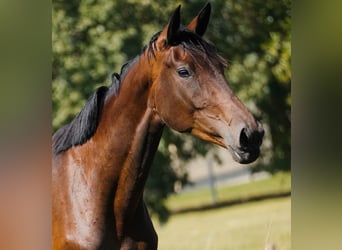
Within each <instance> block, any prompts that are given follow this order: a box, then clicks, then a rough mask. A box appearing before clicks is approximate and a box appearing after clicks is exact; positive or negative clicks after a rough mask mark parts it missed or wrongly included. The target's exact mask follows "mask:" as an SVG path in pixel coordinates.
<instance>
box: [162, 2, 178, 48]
mask: <svg viewBox="0 0 342 250" xmlns="http://www.w3.org/2000/svg"><path fill="white" fill-rule="evenodd" d="M180 8H181V6H180V5H179V6H178V7H177V8H176V10H175V11H174V12H173V14H172V16H171V18H170V20H169V22H168V24H167V25H166V26H165V28H164V29H163V30H162V32H161V33H160V35H159V37H158V40H157V47H158V49H160V50H162V49H164V48H165V47H166V46H168V45H173V44H174V43H175V42H176V40H177V32H178V30H179V27H180Z"/></svg>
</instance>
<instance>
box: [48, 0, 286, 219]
mask: <svg viewBox="0 0 342 250" xmlns="http://www.w3.org/2000/svg"><path fill="white" fill-rule="evenodd" d="M185 2H186V3H185ZM211 3H212V8H213V11H212V13H213V14H212V16H211V21H210V22H209V27H208V31H207V34H206V35H205V36H206V38H207V39H208V40H210V41H211V42H212V43H214V44H215V46H216V47H217V50H218V51H219V53H220V54H221V55H222V56H223V57H225V58H228V59H229V62H230V66H229V68H228V69H227V72H226V75H227V76H228V81H229V83H230V84H231V86H232V87H233V89H235V91H236V93H237V94H238V96H239V97H240V98H241V99H242V100H243V101H244V102H245V103H246V104H247V106H248V107H249V108H250V109H251V111H252V112H253V113H254V114H255V115H256V116H257V117H258V118H261V119H262V122H263V124H264V125H265V126H266V128H267V129H268V130H267V132H268V133H267V136H268V137H267V138H268V139H267V140H266V143H265V146H264V148H263V155H264V157H263V159H262V160H261V161H259V165H258V166H257V167H255V168H253V169H255V170H258V169H266V170H268V171H270V172H276V171H278V170H290V107H291V97H290V82H291V67H290V60H291V44H290V40H291V37H290V26H291V23H290V21H291V19H290V1H288V0H283V1H275V0H264V1H261V0H253V1H248V0H215V1H211ZM178 4H182V6H183V9H182V20H183V23H184V24H186V23H187V22H189V21H190V20H191V19H192V18H193V17H194V16H195V15H196V14H197V13H198V11H199V10H200V9H201V8H202V7H203V6H204V4H205V1H195V0H189V1H177V2H176V3H175V2H174V1H152V0H143V1H141V0H125V1H124V0H115V1H113V0H112V1H111V0H98V1H95V0H82V1H75V0H68V1H65V0H54V1H53V10H52V54H53V61H52V105H53V121H52V123H53V129H54V131H55V130H56V129H57V128H59V127H60V126H62V125H63V124H65V123H67V122H69V121H70V120H71V119H72V118H73V117H74V116H75V114H76V113H78V112H79V110H80V109H81V107H82V105H83V104H84V102H85V100H86V99H87V97H88V96H89V95H90V94H91V93H92V92H93V91H94V89H95V88H96V87H98V86H99V85H109V81H110V80H109V79H110V77H109V76H110V75H111V73H113V72H118V71H119V70H120V68H121V65H123V64H124V63H125V62H126V61H127V60H128V59H130V58H132V57H134V56H135V55H137V54H139V53H140V51H141V49H142V48H143V46H144V45H145V44H146V43H147V42H148V41H149V39H150V38H151V37H152V35H153V34H154V33H156V32H157V31H159V30H161V29H162V28H163V25H165V24H166V22H167V20H168V18H169V15H170V13H172V11H173V10H174V9H175V7H176V6H177V5H178ZM267 142H268V143H267ZM211 147H212V145H211V144H209V143H203V142H202V141H200V140H199V139H196V138H194V137H193V136H189V135H181V134H179V133H176V132H173V131H171V130H168V129H166V130H165V131H164V134H163V137H162V140H161V142H160V146H159V149H158V153H157V155H156V157H155V160H154V163H153V166H152V169H151V173H150V177H149V180H148V183H147V185H146V193H145V200H146V202H147V204H148V206H149V208H150V211H151V212H152V213H156V214H157V215H158V216H159V219H160V220H161V221H165V220H166V219H167V217H168V210H167V208H166V207H165V205H164V200H165V199H166V198H167V197H168V195H169V194H170V193H172V192H174V185H175V183H180V184H184V183H186V182H187V171H186V169H185V168H184V163H185V162H186V161H188V160H189V159H191V158H193V157H195V156H196V155H197V154H201V155H205V154H206V152H207V151H208V150H209V149H210V148H211Z"/></svg>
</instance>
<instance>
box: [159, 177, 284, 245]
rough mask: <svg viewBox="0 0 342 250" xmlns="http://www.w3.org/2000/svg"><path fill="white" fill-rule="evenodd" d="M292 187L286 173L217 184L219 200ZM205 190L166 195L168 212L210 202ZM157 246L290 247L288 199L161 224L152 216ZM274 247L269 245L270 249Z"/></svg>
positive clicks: (190, 215) (174, 217)
mask: <svg viewBox="0 0 342 250" xmlns="http://www.w3.org/2000/svg"><path fill="white" fill-rule="evenodd" d="M290 190H291V175H290V174H289V173H279V174H276V175H274V176H272V177H271V178H268V179H265V180H258V181H252V182H250V183H246V184H241V185H236V186H230V187H218V188H217V198H218V202H222V201H229V200H235V199H244V198H249V197H255V196H260V195H265V194H272V193H281V192H288V191H290ZM211 202H212V201H211V196H210V191H209V190H208V189H203V190H195V191H191V192H185V193H181V194H178V195H173V196H171V197H170V198H169V199H168V201H167V205H168V207H169V208H170V210H171V211H178V210H182V209H184V208H189V207H190V208H191V207H193V208H194V207H196V206H203V205H207V204H211ZM154 225H155V228H156V231H157V233H158V235H159V248H158V249H160V250H192V249H193V250H195V249H196V250H259V249H261V250H288V249H291V197H285V198H276V199H268V200H263V201H258V202H248V203H243V204H239V205H234V206H228V207H223V208H217V209H211V210H206V211H201V212H191V213H185V214H176V215H172V216H171V218H170V220H169V221H168V222H167V223H166V224H165V225H160V224H159V223H158V222H157V221H156V220H154ZM272 246H274V248H272Z"/></svg>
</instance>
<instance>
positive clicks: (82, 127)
mask: <svg viewBox="0 0 342 250" xmlns="http://www.w3.org/2000/svg"><path fill="white" fill-rule="evenodd" d="M107 91H108V88H107V87H104V86H102V87H99V88H98V89H97V90H96V91H95V93H93V94H92V95H91V96H90V97H89V99H88V101H87V102H86V104H85V105H84V107H83V108H82V110H81V112H80V113H78V115H77V116H76V117H75V119H74V120H73V121H72V122H70V123H69V124H66V125H64V126H63V127H61V128H60V129H59V130H57V132H56V133H55V134H54V135H53V137H52V149H53V153H54V154H55V155H57V154H59V153H60V152H63V151H65V150H67V149H69V148H71V147H72V146H77V145H82V144H83V143H85V142H86V141H87V140H88V139H89V138H90V137H92V136H93V135H94V133H95V131H96V128H97V125H98V123H99V120H100V116H101V110H102V107H103V103H104V99H105V96H106V93H107Z"/></svg>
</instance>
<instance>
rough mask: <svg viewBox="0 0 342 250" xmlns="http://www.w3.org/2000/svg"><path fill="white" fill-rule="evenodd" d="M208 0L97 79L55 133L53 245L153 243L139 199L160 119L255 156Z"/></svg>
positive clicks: (246, 157)
mask: <svg viewBox="0 0 342 250" xmlns="http://www.w3.org/2000/svg"><path fill="white" fill-rule="evenodd" d="M210 12H211V7H210V4H207V5H206V6H205V7H204V8H203V9H202V10H201V11H200V13H199V14H198V15H197V16H196V17H195V18H194V19H193V20H192V21H191V22H190V24H189V25H187V26H181V25H180V6H178V8H177V9H176V10H175V11H174V13H173V14H172V16H171V18H170V19H169V22H168V23H167V25H166V26H165V27H164V29H163V30H162V31H160V32H158V33H157V34H156V35H154V36H153V37H152V39H151V41H150V42H149V44H148V45H147V46H146V47H145V48H144V49H143V51H142V52H141V54H140V55H138V56H137V57H135V58H134V59H133V60H132V61H130V62H129V63H127V64H126V65H124V66H123V67H122V69H121V73H120V75H119V74H113V79H112V81H113V82H112V85H111V86H110V87H109V88H107V87H100V88H98V89H97V90H96V91H95V93H94V94H93V95H92V96H91V97H90V98H89V99H88V101H87V102H86V104H85V106H84V107H83V109H82V110H81V111H80V113H79V114H78V115H77V116H76V118H75V119H74V120H73V121H72V122H71V123H69V124H67V125H65V126H64V127H62V128H60V129H59V130H58V131H57V132H56V133H55V134H54V135H53V140H52V143H53V145H52V148H53V165H52V228H53V229H52V230H53V235H52V240H53V243H52V245H53V249H55V250H56V249H121V250H123V249H130V250H133V249H136V250H147V249H157V242H158V238H157V234H156V232H155V230H154V228H153V225H152V222H151V219H150V217H149V214H148V211H147V208H146V206H145V204H144V201H143V190H144V185H145V182H146V179H147V177H148V172H149V169H150V166H151V163H152V160H153V157H154V154H155V152H156V150H157V148H158V144H159V141H160V138H161V135H162V131H163V127H164V126H165V125H166V126H168V127H170V128H172V129H174V130H176V131H179V132H188V133H191V134H193V135H195V136H197V137H199V138H202V139H204V140H205V141H208V142H212V143H215V144H218V145H220V146H222V147H225V148H227V149H228V150H229V151H230V153H231V154H232V157H233V159H234V160H236V161H237V162H239V163H250V162H252V161H254V160H256V159H257V158H258V156H259V154H260V150H259V148H260V145H261V143H262V138H263V135H264V130H263V128H262V126H261V124H260V123H259V122H257V121H256V120H255V119H254V117H253V116H252V114H251V113H250V112H249V111H248V110H247V108H246V107H245V106H244V105H243V104H242V102H241V101H240V100H239V99H238V98H237V97H236V96H235V95H234V94H233V92H232V90H231V88H230V87H229V85H228V84H227V80H226V79H225V77H224V73H223V72H224V66H225V64H226V63H225V61H224V59H223V58H222V57H220V56H219V55H218V54H217V53H216V51H215V49H214V47H213V46H212V45H210V44H209V43H208V42H206V41H205V40H204V39H203V38H202V36H203V35H204V33H205V31H206V28H207V24H208V21H209V16H210Z"/></svg>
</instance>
